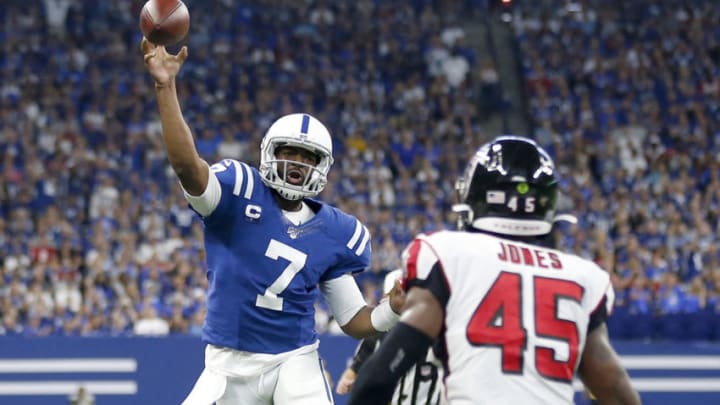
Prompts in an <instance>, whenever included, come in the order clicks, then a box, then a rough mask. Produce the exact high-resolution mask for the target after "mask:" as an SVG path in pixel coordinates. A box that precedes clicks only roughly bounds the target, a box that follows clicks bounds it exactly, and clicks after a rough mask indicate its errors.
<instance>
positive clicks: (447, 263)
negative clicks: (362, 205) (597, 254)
mask: <svg viewBox="0 0 720 405" xmlns="http://www.w3.org/2000/svg"><path fill="white" fill-rule="evenodd" d="M404 259H405V271H406V275H405V283H406V286H407V287H408V288H411V287H412V286H419V287H423V288H428V289H429V290H430V291H431V292H432V293H433V294H434V295H435V296H436V297H437V298H438V300H439V301H440V302H441V304H443V305H445V311H446V312H445V331H444V334H443V335H442V336H441V338H442V339H444V340H445V342H444V343H445V347H446V350H447V353H446V354H445V356H446V359H444V360H445V362H446V363H447V364H446V366H447V369H446V372H447V373H448V374H447V376H446V380H445V385H446V396H447V400H448V402H449V403H450V404H451V405H469V404H474V405H478V404H493V405H501V404H512V405H516V404H571V403H573V393H574V391H573V387H572V380H573V376H574V375H575V371H576V369H577V366H578V364H579V363H580V355H581V353H582V351H583V348H584V346H585V342H586V338H587V333H588V326H589V325H590V323H591V318H592V319H593V321H599V322H601V321H602V320H604V319H605V317H606V316H607V314H608V313H609V312H610V310H611V308H612V303H613V299H614V293H613V290H612V286H611V284H610V279H609V275H608V273H607V272H605V271H603V270H602V269H601V268H599V267H598V266H597V265H596V264H595V263H593V262H591V261H588V260H585V259H582V258H580V257H578V256H575V255H570V254H566V253H562V252H560V251H557V250H552V249H547V248H544V247H540V246H537V245H531V244H525V243H520V242H515V241H512V240H508V239H501V238H498V237H495V236H491V235H487V234H482V233H469V232H452V231H443V232H438V233H434V234H431V235H421V236H419V237H418V238H416V239H415V240H414V241H413V242H412V243H411V244H410V245H409V246H408V248H407V249H406V250H405V253H404Z"/></svg>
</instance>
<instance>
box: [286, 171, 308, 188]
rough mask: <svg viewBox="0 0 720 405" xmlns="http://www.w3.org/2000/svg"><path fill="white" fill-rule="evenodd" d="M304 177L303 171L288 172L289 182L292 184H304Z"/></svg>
mask: <svg viewBox="0 0 720 405" xmlns="http://www.w3.org/2000/svg"><path fill="white" fill-rule="evenodd" d="M304 177H305V176H303V173H302V171H300V170H299V169H289V170H288V172H287V181H288V183H290V184H294V185H298V184H302V182H303V178H304Z"/></svg>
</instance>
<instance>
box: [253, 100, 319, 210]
mask: <svg viewBox="0 0 720 405" xmlns="http://www.w3.org/2000/svg"><path fill="white" fill-rule="evenodd" d="M281 147H293V148H300V149H305V150H308V151H310V152H312V153H313V154H315V156H317V163H316V164H314V165H313V164H308V163H305V162H301V161H296V160H288V159H281V158H278V156H277V152H278V149H279V148H281ZM332 164H333V158H332V140H331V138H330V133H329V131H328V130H327V128H325V126H324V125H323V124H322V123H321V122H320V121H318V120H317V119H316V118H314V117H312V116H310V115H308V114H290V115H286V116H284V117H281V118H280V119H278V120H277V121H275V122H274V123H273V124H272V125H271V126H270V128H269V129H268V131H267V133H266V134H265V137H264V138H263V140H262V143H261V144H260V175H261V178H262V181H263V182H264V183H265V184H267V185H268V186H269V187H271V188H273V189H274V190H275V191H277V193H278V194H279V195H280V196H281V197H282V198H285V199H287V200H300V199H303V198H306V197H314V196H316V195H318V194H320V192H321V191H322V190H323V189H324V188H325V185H326V184H327V176H328V172H329V171H330V167H331V166H332ZM290 166H295V167H302V168H305V169H306V171H307V172H306V173H305V178H304V179H303V182H302V184H293V183H292V182H291V181H289V180H288V168H289V167H290Z"/></svg>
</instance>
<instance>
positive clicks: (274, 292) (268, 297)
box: [255, 239, 307, 311]
mask: <svg viewBox="0 0 720 405" xmlns="http://www.w3.org/2000/svg"><path fill="white" fill-rule="evenodd" d="M265 256H267V257H269V258H271V259H273V260H277V259H278V258H280V257H282V258H283V259H287V260H289V261H290V264H288V265H287V267H285V270H283V272H282V273H281V274H280V277H278V278H277V279H276V280H275V282H274V283H272V284H271V285H270V287H268V288H267V289H266V290H265V294H263V295H260V294H258V295H257V299H256V300H255V306H258V307H261V308H267V309H272V310H273V311H282V307H283V299H282V298H281V297H278V294H280V293H281V292H283V291H285V289H286V288H288V286H289V285H290V282H291V281H292V279H293V278H294V277H295V275H296V274H298V273H299V272H300V270H302V268H303V267H304V266H305V262H306V261H307V255H306V254H305V253H303V252H301V251H299V250H297V249H295V248H293V247H291V246H288V245H286V244H284V243H282V242H278V241H276V240H275V239H270V244H269V245H268V247H267V250H266V251H265Z"/></svg>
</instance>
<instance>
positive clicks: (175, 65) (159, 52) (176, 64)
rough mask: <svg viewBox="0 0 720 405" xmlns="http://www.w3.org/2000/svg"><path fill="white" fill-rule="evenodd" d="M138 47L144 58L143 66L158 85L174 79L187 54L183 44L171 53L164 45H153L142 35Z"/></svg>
mask: <svg viewBox="0 0 720 405" xmlns="http://www.w3.org/2000/svg"><path fill="white" fill-rule="evenodd" d="M140 48H141V49H142V53H143V57H144V60H145V68H147V70H148V72H150V75H152V77H153V79H155V84H156V85H160V86H163V85H166V84H168V83H170V82H171V81H172V80H173V79H175V76H177V74H178V72H179V71H180V67H181V66H182V64H183V63H184V62H185V59H187V56H188V50H187V46H183V47H182V49H180V52H178V53H177V54H176V55H173V54H171V53H168V51H167V49H165V47H164V46H160V45H155V44H153V43H152V42H150V41H148V40H147V38H144V37H143V39H142V42H141V44H140Z"/></svg>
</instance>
